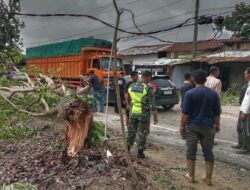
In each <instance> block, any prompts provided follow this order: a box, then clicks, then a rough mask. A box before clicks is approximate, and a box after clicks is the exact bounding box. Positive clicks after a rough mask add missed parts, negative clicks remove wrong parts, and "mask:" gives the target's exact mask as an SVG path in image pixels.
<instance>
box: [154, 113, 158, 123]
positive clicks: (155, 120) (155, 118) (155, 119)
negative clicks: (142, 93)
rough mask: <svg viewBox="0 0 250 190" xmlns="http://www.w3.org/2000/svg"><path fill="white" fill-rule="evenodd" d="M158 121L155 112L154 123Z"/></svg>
mask: <svg viewBox="0 0 250 190" xmlns="http://www.w3.org/2000/svg"><path fill="white" fill-rule="evenodd" d="M157 123H158V116H157V115H156V114H155V115H154V125H155V124H157Z"/></svg>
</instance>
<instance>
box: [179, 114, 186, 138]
mask: <svg viewBox="0 0 250 190" xmlns="http://www.w3.org/2000/svg"><path fill="white" fill-rule="evenodd" d="M187 121H188V115H187V114H184V113H182V114H181V123H180V128H179V132H180V135H181V136H182V137H184V136H185V133H186V129H185V125H186V123H187Z"/></svg>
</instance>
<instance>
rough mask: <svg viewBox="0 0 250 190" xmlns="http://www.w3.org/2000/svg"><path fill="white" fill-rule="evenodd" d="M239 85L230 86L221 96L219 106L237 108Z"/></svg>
mask: <svg viewBox="0 0 250 190" xmlns="http://www.w3.org/2000/svg"><path fill="white" fill-rule="evenodd" d="M239 99H240V85H239V84H236V83H234V84H231V85H230V87H229V88H228V89H227V90H226V91H224V92H222V94H221V105H223V106H239Z"/></svg>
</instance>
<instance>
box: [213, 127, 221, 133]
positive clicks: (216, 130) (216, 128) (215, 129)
mask: <svg viewBox="0 0 250 190" xmlns="http://www.w3.org/2000/svg"><path fill="white" fill-rule="evenodd" d="M214 132H215V133H218V132H220V126H219V125H215V126H214Z"/></svg>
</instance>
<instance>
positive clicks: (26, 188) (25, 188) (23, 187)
mask: <svg viewBox="0 0 250 190" xmlns="http://www.w3.org/2000/svg"><path fill="white" fill-rule="evenodd" d="M1 190H38V188H37V187H36V186H34V185H31V184H29V183H20V182H17V183H12V184H10V185H5V184H4V185H3V187H2V188H1Z"/></svg>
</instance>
